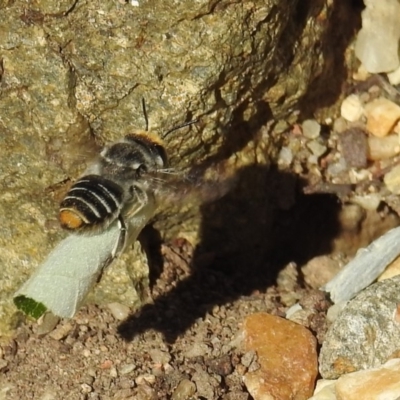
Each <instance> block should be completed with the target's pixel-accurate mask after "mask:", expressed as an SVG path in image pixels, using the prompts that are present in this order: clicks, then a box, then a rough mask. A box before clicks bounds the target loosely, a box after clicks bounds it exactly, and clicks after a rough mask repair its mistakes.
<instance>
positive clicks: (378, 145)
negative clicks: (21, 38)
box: [368, 134, 400, 161]
mask: <svg viewBox="0 0 400 400" xmlns="http://www.w3.org/2000/svg"><path fill="white" fill-rule="evenodd" d="M399 153H400V140H399V136H398V135H396V134H393V135H388V136H385V137H382V138H377V137H375V136H369V137H368V159H369V160H372V161H380V160H387V159H388V158H392V157H394V156H396V155H397V154H399Z"/></svg>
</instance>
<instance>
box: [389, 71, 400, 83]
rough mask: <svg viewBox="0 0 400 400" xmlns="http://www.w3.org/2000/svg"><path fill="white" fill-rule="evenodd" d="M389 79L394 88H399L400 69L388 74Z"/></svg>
mask: <svg viewBox="0 0 400 400" xmlns="http://www.w3.org/2000/svg"><path fill="white" fill-rule="evenodd" d="M387 77H388V79H389V82H390V83H391V84H392V85H393V86H397V85H398V84H399V83H400V67H399V68H397V69H396V70H395V71H393V72H390V73H389V74H387Z"/></svg>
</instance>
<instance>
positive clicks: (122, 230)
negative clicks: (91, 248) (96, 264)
mask: <svg viewBox="0 0 400 400" xmlns="http://www.w3.org/2000/svg"><path fill="white" fill-rule="evenodd" d="M117 220H118V228H119V236H118V240H117V243H115V246H114V248H113V249H112V251H111V253H110V256H109V257H108V258H107V260H106V261H105V262H104V264H103V266H102V268H101V271H100V273H99V275H98V277H97V283H99V282H100V280H101V278H102V276H103V272H104V270H105V269H106V268H107V267H108V266H109V265H110V264H111V263H112V262H113V261H114V260H115V259H116V258H117V257H119V256H120V255H121V253H122V252H123V251H124V250H125V246H126V243H127V241H128V232H127V228H126V225H125V221H124V219H123V218H122V216H121V215H119V216H118V219H117Z"/></svg>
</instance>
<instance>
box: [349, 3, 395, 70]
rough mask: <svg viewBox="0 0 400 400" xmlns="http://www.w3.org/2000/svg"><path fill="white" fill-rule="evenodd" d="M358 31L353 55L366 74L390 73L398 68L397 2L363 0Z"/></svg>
mask: <svg viewBox="0 0 400 400" xmlns="http://www.w3.org/2000/svg"><path fill="white" fill-rule="evenodd" d="M364 4H365V6H366V8H365V9H364V11H363V12H362V14H361V16H362V29H361V30H360V32H359V33H358V35H357V40H356V45H355V53H356V56H357V58H358V59H359V60H360V61H361V62H362V64H363V65H364V67H365V68H366V70H367V71H368V72H371V73H381V72H390V71H393V70H395V69H396V68H398V66H399V55H398V45H399V38H400V25H399V23H398V16H399V15H400V4H399V2H398V1H397V0H364Z"/></svg>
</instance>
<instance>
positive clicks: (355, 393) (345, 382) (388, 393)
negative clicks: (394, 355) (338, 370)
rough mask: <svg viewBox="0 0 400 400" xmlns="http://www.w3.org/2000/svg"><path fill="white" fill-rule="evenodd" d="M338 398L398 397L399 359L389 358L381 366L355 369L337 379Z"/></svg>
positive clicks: (352, 399)
mask: <svg viewBox="0 0 400 400" xmlns="http://www.w3.org/2000/svg"><path fill="white" fill-rule="evenodd" d="M336 395H337V398H338V399H339V400H341V399H343V400H344V399H346V400H358V399H398V398H399V396H400V360H399V359H396V360H390V361H388V362H387V363H385V364H384V365H382V367H381V368H377V369H372V370H368V371H357V372H353V373H352V374H347V375H345V376H342V377H341V378H339V379H338V381H337V383H336Z"/></svg>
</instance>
